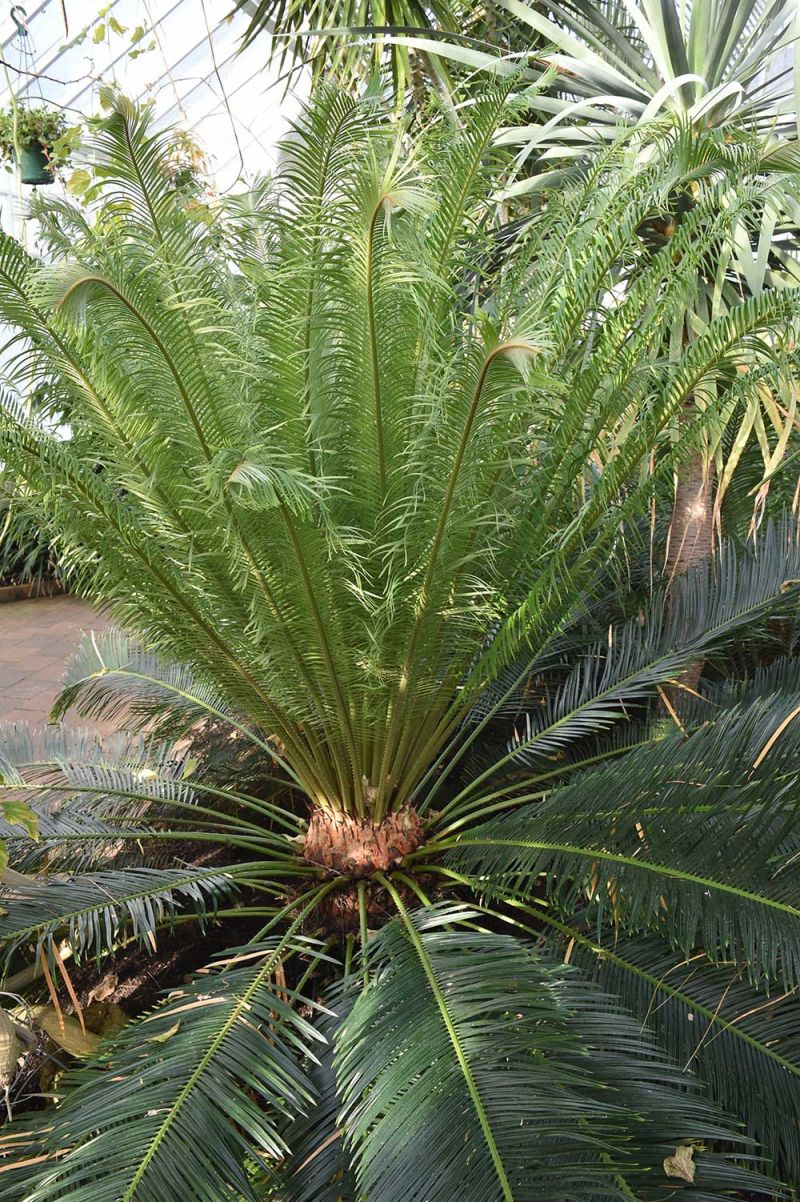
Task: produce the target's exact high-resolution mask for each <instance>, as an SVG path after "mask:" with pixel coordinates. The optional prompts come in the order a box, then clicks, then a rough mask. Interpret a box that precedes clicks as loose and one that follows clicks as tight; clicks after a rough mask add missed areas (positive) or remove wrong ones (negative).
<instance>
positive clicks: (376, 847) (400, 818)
mask: <svg viewBox="0 0 800 1202" xmlns="http://www.w3.org/2000/svg"><path fill="white" fill-rule="evenodd" d="M423 835H424V828H423V826H422V822H421V821H420V818H419V816H418V814H417V813H416V811H415V810H412V809H410V808H407V809H404V810H399V811H398V812H397V813H396V814H387V815H386V817H385V818H384V819H383V820H382V821H381V822H378V823H375V822H372V821H371V820H370V819H369V818H366V819H361V818H352V817H351V816H350V815H349V814H337V813H335V812H333V811H330V810H322V809H315V810H314V811H313V813H312V815H311V819H310V821H309V824H308V832H307V834H306V841H305V845H304V847H303V855H304V857H305V859H306V860H309V861H310V862H311V863H312V864H319V866H320V867H321V868H327V869H328V870H329V871H330V872H332V873H336V874H337V875H339V876H350V877H355V878H356V879H363V878H365V877H368V876H372V874H373V873H374V872H387V871H388V870H389V869H391V868H394V867H395V866H396V865H398V864H400V863H401V861H402V860H403V858H404V857H405V856H407V855H409V853H410V852H412V851H416V849H417V848H418V847H419V845H420V844H421V843H422V839H423Z"/></svg>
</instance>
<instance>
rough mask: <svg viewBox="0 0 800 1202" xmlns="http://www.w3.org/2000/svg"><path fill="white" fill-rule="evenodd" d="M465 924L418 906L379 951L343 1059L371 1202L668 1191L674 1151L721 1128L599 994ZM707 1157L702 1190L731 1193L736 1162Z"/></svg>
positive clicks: (349, 1124) (342, 1045) (347, 1113)
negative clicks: (374, 1200) (666, 1162)
mask: <svg viewBox="0 0 800 1202" xmlns="http://www.w3.org/2000/svg"><path fill="white" fill-rule="evenodd" d="M468 917H469V915H468V914H465V913H462V912H459V911H457V910H452V909H451V910H448V909H445V910H431V911H421V912H419V913H417V914H415V915H414V916H413V917H412V918H411V919H410V922H411V923H413V926H410V927H409V928H408V929H404V927H403V925H402V924H400V923H398V922H397V921H395V922H394V923H392V924H390V925H389V926H388V927H386V928H384V930H383V931H382V932H381V933H380V935H379V936H378V937H377V938H376V939H375V940H373V941H372V943H371V945H370V959H371V967H372V968H373V970H374V972H375V974H376V975H375V978H374V979H373V980H372V981H371V983H370V985H369V987H368V988H367V989H366V990H365V991H364V992H363V993H362V994H361V995H360V996H359V997H358V998H357V999H356V1002H355V1004H354V1006H353V1010H352V1012H351V1014H350V1015H349V1016H348V1017H347V1018H346V1019H345V1022H344V1025H343V1028H342V1031H341V1034H340V1036H339V1038H338V1050H337V1057H336V1067H337V1073H338V1075H339V1079H340V1082H341V1088H342V1092H343V1095H344V1100H345V1110H344V1121H345V1124H346V1128H347V1132H348V1138H349V1140H350V1141H352V1145H353V1151H354V1156H355V1162H356V1167H357V1173H358V1178H359V1182H360V1186H361V1189H362V1190H363V1192H364V1193H365V1195H366V1196H367V1197H380V1199H381V1200H382V1202H394V1199H397V1200H398V1202H399V1200H400V1199H408V1198H417V1197H422V1196H424V1197H426V1198H429V1199H430V1200H431V1202H438V1200H440V1199H441V1200H442V1202H444V1200H445V1199H447V1200H448V1202H450V1200H451V1199H452V1198H453V1197H454V1196H457V1197H459V1198H463V1199H465V1200H467V1199H469V1200H470V1202H471V1200H472V1199H475V1200H476V1202H478V1200H479V1199H480V1200H481V1202H490V1200H491V1202H494V1200H495V1199H498V1200H500V1199H506V1200H509V1202H510V1200H512V1199H514V1200H516V1202H524V1200H527V1199H530V1200H531V1202H532V1200H533V1199H535V1198H541V1197H542V1196H543V1195H544V1196H546V1197H548V1198H554V1199H555V1198H565V1199H566V1198H578V1197H586V1198H595V1199H598V1198H611V1197H615V1196H617V1194H618V1190H619V1188H620V1184H621V1182H622V1181H624V1183H625V1184H624V1185H623V1186H622V1188H623V1190H624V1189H625V1188H626V1186H627V1187H628V1188H630V1189H631V1190H632V1191H633V1193H634V1194H635V1196H636V1197H639V1198H643V1199H644V1198H651V1197H653V1198H657V1197H659V1196H661V1195H662V1193H663V1190H664V1188H666V1187H667V1186H668V1184H669V1183H668V1180H667V1179H666V1178H665V1177H664V1176H663V1169H662V1167H661V1162H662V1161H663V1159H664V1157H665V1156H666V1155H669V1152H670V1150H673V1151H674V1148H675V1146H676V1144H677V1143H679V1142H682V1141H683V1140H686V1139H687V1138H694V1137H695V1136H699V1135H700V1132H701V1131H705V1132H706V1134H707V1135H708V1136H709V1137H712V1138H713V1137H721V1138H724V1137H725V1123H724V1122H723V1121H722V1120H721V1119H720V1118H719V1117H717V1116H716V1115H715V1114H714V1113H713V1111H711V1110H709V1109H708V1107H707V1105H706V1104H705V1103H704V1102H703V1101H702V1100H701V1099H700V1097H699V1095H698V1093H697V1091H696V1090H695V1089H694V1087H693V1086H692V1083H691V1080H690V1078H687V1077H686V1076H685V1075H684V1074H682V1073H681V1071H680V1069H678V1068H677V1067H673V1066H672V1065H671V1064H669V1062H667V1061H666V1060H665V1059H664V1057H663V1056H662V1055H661V1054H660V1053H659V1052H657V1051H656V1049H655V1047H654V1046H653V1045H652V1043H650V1042H649V1040H648V1039H647V1037H646V1036H645V1035H643V1034H642V1033H641V1032H640V1031H639V1028H638V1026H637V1024H636V1023H635V1022H634V1021H633V1020H632V1019H631V1018H629V1017H628V1016H626V1015H625V1014H624V1013H623V1012H622V1011H621V1010H619V1009H618V1008H617V1007H616V1006H615V1005H614V1004H613V1003H612V1002H610V1001H609V999H608V998H607V997H606V996H605V995H604V994H602V993H601V992H599V991H595V990H592V989H586V988H585V986H583V985H581V984H580V982H579V981H578V980H577V979H576V978H574V977H573V976H572V975H571V974H570V972H569V971H568V970H565V969H564V968H563V967H562V966H560V965H558V964H557V963H555V962H553V961H552V960H550V959H549V958H548V957H547V956H541V955H540V954H538V953H537V952H535V951H534V950H533V949H531V948H530V947H526V946H525V945H524V944H522V943H519V942H518V941H517V940H515V939H514V938H512V937H510V936H502V935H494V934H489V933H479V932H473V931H470V930H464V929H463V927H460V928H459V929H455V930H454V929H448V922H452V921H456V922H458V921H459V920H460V919H465V918H468ZM412 932H413V934H412ZM409 935H411V938H409ZM633 1113H636V1114H637V1118H636V1119H633ZM412 1147H413V1149H414V1154H413V1156H412V1155H409V1154H408V1150H409V1149H410V1148H412ZM698 1162H699V1168H698V1175H697V1188H698V1189H699V1190H700V1191H701V1193H702V1196H704V1197H707V1198H712V1197H715V1196H718V1194H717V1191H718V1189H721V1190H722V1192H724V1190H725V1189H726V1188H727V1186H728V1185H729V1184H730V1183H731V1181H732V1178H731V1177H728V1173H729V1171H730V1170H731V1169H732V1167H733V1166H732V1165H731V1164H730V1163H728V1162H726V1161H724V1160H722V1161H721V1162H718V1160H717V1158H716V1157H714V1156H710V1157H709V1159H708V1161H706V1162H704V1158H698ZM434 1164H435V1165H436V1168H437V1172H436V1175H435V1177H434V1176H432V1175H431V1171H430V1169H431V1165H434ZM734 1176H735V1171H734ZM746 1177H747V1173H746V1172H745V1179H746ZM690 1192H691V1191H690Z"/></svg>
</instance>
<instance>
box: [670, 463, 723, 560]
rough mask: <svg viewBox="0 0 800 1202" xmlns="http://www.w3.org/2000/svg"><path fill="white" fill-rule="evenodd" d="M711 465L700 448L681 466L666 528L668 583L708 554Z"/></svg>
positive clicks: (709, 546)
mask: <svg viewBox="0 0 800 1202" xmlns="http://www.w3.org/2000/svg"><path fill="white" fill-rule="evenodd" d="M712 501H713V469H712V467H711V466H710V465H708V464H706V461H705V456H704V455H703V453H702V452H701V451H696V452H694V453H693V454H692V456H691V458H690V459H689V461H688V462H687V463H686V464H685V465H684V466H683V467H682V468H681V470H680V473H679V475H678V482H677V486H676V489H675V502H674V504H673V508H672V521H671V522H670V528H669V547H668V552H667V566H666V576H667V582H668V584H672V581H673V580H674V579H675V577H676V576H680V575H682V573H683V572H686V571H688V569H689V568H692V567H695V566H696V565H697V564H701V563H704V562H705V561H706V560H707V559H709V558H710V556H711V548H712V544H713V521H712Z"/></svg>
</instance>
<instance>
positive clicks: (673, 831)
mask: <svg viewBox="0 0 800 1202" xmlns="http://www.w3.org/2000/svg"><path fill="white" fill-rule="evenodd" d="M795 707H796V699H794V698H793V699H792V702H788V701H786V702H784V703H783V704H780V703H779V704H777V705H775V704H773V703H772V701H771V699H769V698H760V699H758V700H755V701H753V702H751V704H749V705H742V706H739V707H735V708H733V709H731V710H730V711H728V712H727V713H725V714H722V715H720V716H718V718H717V720H716V721H715V722H714V723H713V724H710V725H707V726H704V727H701V728H700V729H699V730H697V731H695V732H694V733H693V734H690V735H689V736H688V737H686V736H684V735H682V734H681V733H676V734H673V735H670V736H667V737H665V738H664V739H662V740H661V741H660V742H658V743H656V744H653V745H650V746H647V747H644V748H641V749H639V750H635V751H632V752H631V753H630V754H629V755H627V756H625V757H624V758H623V759H621V760H620V761H619V762H615V763H609V764H607V765H605V766H603V767H601V768H599V769H598V770H597V771H595V772H587V773H580V774H578V775H577V776H576V777H575V779H574V780H573V781H571V782H570V783H569V784H567V785H565V786H564V787H563V788H561V789H556V790H555V791H554V792H553V793H552V795H551V796H550V797H548V798H547V799H546V800H544V801H542V802H541V803H540V804H538V805H536V806H527V807H524V808H522V809H520V810H518V811H517V812H515V813H513V814H511V815H509V816H508V817H504V818H500V819H497V820H495V821H494V822H490V823H487V824H485V825H484V826H483V827H481V828H478V829H474V830H471V831H469V832H467V833H465V834H463V835H462V836H460V837H459V839H458V841H457V844H456V846H455V848H454V849H453V850H452V851H451V852H450V855H449V860H450V862H451V864H452V866H453V867H454V868H456V869H458V870H459V871H461V872H465V873H467V874H469V875H470V876H472V877H473V879H475V880H481V881H483V880H485V881H486V882H487V885H486V887H487V889H488V890H489V891H491V892H492V893H495V894H499V895H502V894H503V893H505V892H507V893H508V894H509V895H512V896H525V897H527V896H529V895H530V894H531V891H532V890H533V888H534V883H535V881H536V880H537V878H538V877H539V876H540V874H542V873H545V874H546V876H547V879H548V880H549V881H550V883H551V888H552V897H553V900H554V901H555V902H556V903H557V904H558V905H562V904H563V905H570V906H575V905H578V906H581V905H582V904H583V903H585V902H589V903H590V904H591V907H592V910H593V912H594V913H595V914H596V916H597V920H598V922H599V921H601V920H602V918H604V917H605V916H608V917H609V918H611V917H612V916H613V919H614V921H615V922H616V923H617V924H618V925H619V927H620V928H621V929H623V930H626V931H630V932H633V931H637V930H639V931H641V930H643V929H651V930H659V931H661V932H663V933H664V934H665V935H666V936H667V937H668V938H669V939H671V940H672V941H673V942H674V944H675V945H676V946H677V947H679V948H680V949H681V950H682V951H683V952H684V953H685V954H686V955H689V954H691V952H692V950H693V949H694V947H695V946H698V945H699V946H702V947H704V948H705V949H706V950H707V953H708V955H709V956H710V957H711V958H712V959H714V960H717V961H726V960H733V961H735V962H736V963H738V964H740V965H742V966H746V971H747V972H748V974H750V975H751V977H752V979H753V980H754V981H756V982H760V981H763V980H765V979H767V980H768V979H770V978H774V977H775V976H776V973H777V969H778V963H779V960H780V969H781V974H782V977H783V979H784V980H785V981H786V982H787V986H788V987H789V988H791V987H792V986H793V984H794V983H795V982H796V981H797V979H798V976H797V974H798V971H799V970H800V942H799V941H798V938H799V936H800V925H799V924H798V918H800V911H798V909H797V906H796V904H795V903H796V897H797V872H798V869H797V839H798V830H799V829H800V827H799V825H798V823H799V820H798V813H797V804H796V800H795V797H794V785H793V781H794V773H793V767H792V765H793V763H794V758H795V756H796V754H797V751H796V748H797V741H798V739H800V729H798V728H797V727H796V725H793V724H792V723H791V722H789V721H787V719H788V718H789V717H790V715H792V714H793V713H794V711H795ZM778 949H780V952H779V950H778Z"/></svg>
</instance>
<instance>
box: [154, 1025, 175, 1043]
mask: <svg viewBox="0 0 800 1202" xmlns="http://www.w3.org/2000/svg"><path fill="white" fill-rule="evenodd" d="M180 1029H181V1020H180V1019H178V1021H177V1022H176V1023H175V1025H174V1026H173V1027H170V1029H169V1030H168V1031H162V1032H161V1034H160V1035H151V1036H150V1042H151V1043H166V1042H167V1040H168V1039H172V1036H173V1035H177V1034H178V1032H179V1031H180Z"/></svg>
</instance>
